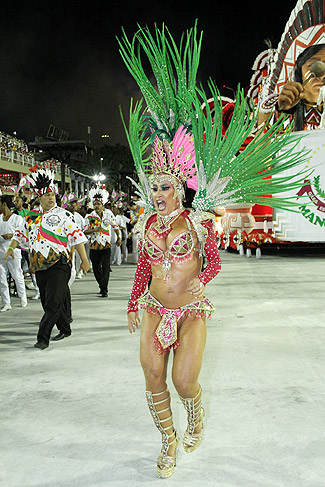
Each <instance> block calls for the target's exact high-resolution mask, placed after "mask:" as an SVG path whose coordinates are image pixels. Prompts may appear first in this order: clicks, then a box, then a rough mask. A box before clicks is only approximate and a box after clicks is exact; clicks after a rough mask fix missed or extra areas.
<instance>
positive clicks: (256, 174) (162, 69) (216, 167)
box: [118, 24, 306, 211]
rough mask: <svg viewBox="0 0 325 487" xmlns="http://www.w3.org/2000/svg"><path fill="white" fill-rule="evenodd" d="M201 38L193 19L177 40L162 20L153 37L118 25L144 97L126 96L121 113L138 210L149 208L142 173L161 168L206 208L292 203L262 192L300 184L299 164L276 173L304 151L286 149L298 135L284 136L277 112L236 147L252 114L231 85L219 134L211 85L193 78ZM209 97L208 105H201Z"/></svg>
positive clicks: (125, 56)
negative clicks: (230, 107)
mask: <svg viewBox="0 0 325 487" xmlns="http://www.w3.org/2000/svg"><path fill="white" fill-rule="evenodd" d="M197 37H198V39H197ZM201 39H202V34H200V35H199V36H198V35H197V27H196V24H195V26H194V28H193V29H190V30H189V31H187V32H186V33H185V34H183V36H182V38H181V42H180V47H178V46H177V45H176V43H175V41H174V39H173V38H172V36H171V34H170V33H169V31H168V29H167V28H166V27H164V26H163V27H162V29H161V30H159V29H158V27H155V36H153V35H152V34H151V33H150V31H149V29H148V28H145V29H142V28H139V30H138V32H137V33H136V34H135V35H134V37H133V39H132V41H129V39H128V38H127V36H126V34H125V33H124V32H123V36H122V38H121V39H120V40H118V42H119V46H120V53H121V55H122V58H123V60H124V62H125V64H126V66H127V68H128V69H129V71H130V72H131V74H132V75H133V77H134V78H135V80H136V82H137V83H138V85H139V87H140V90H141V92H142V94H143V98H144V100H140V101H139V102H136V103H134V102H133V100H131V106H130V113H129V123H128V126H127V124H126V123H125V121H124V118H123V114H122V113H121V115H122V120H123V124H124V127H125V131H126V135H127V138H128V142H129V145H130V149H131V153H132V156H133V160H134V163H135V168H136V171H137V173H138V177H139V183H136V182H134V181H133V183H134V184H135V186H136V187H137V189H138V191H137V194H138V196H139V197H140V201H141V204H142V205H143V206H144V207H145V210H146V211H150V210H151V209H152V208H153V205H152V196H151V188H150V182H149V181H150V176H151V177H153V176H157V174H162V175H164V174H167V175H170V177H173V178H177V180H178V181H179V184H181V185H183V183H184V182H186V183H188V182H191V183H192V184H193V186H194V187H195V189H196V195H195V198H194V201H193V208H194V209H196V210H211V209H214V208H216V207H218V206H227V205H229V204H231V203H233V202H240V201H242V202H246V203H260V204H270V205H271V206H279V207H289V208H290V207H294V206H296V202H292V201H291V200H290V199H288V198H274V197H272V198H270V197H264V196H263V195H265V194H268V195H274V194H278V193H281V192H286V191H288V190H289V189H293V188H298V187H300V186H301V184H302V182H303V180H304V177H305V176H306V175H305V173H304V171H303V170H301V171H297V174H296V178H292V177H287V176H284V175H281V176H280V177H277V175H278V174H281V173H282V172H283V171H284V170H285V169H288V168H290V167H294V166H299V165H300V164H301V163H302V162H304V160H305V154H303V153H299V154H295V153H294V149H295V146H296V145H297V143H298V142H299V140H300V138H301V136H291V137H290V138H288V137H287V135H288V131H287V132H286V133H283V123H284V122H283V120H284V119H283V117H282V118H280V119H279V120H278V121H277V122H276V123H275V124H274V126H273V127H272V129H270V130H269V131H268V132H267V133H265V134H263V135H261V136H259V137H258V138H255V139H253V141H252V142H251V143H250V144H248V145H247V146H246V148H245V150H244V151H242V152H241V153H240V154H239V149H240V147H241V146H242V144H243V142H244V141H245V140H246V139H247V137H248V136H249V135H250V134H251V133H252V131H253V129H254V125H255V122H256V118H257V114H256V113H255V112H254V109H252V108H250V107H249V106H248V104H247V103H246V101H245V98H244V94H243V90H241V89H240V88H238V90H237V97H236V103H235V105H234V111H233V116H232V119H231V121H230V124H229V126H228V128H227V130H226V132H225V133H223V130H222V99H221V96H220V93H219V91H218V88H217V87H216V85H215V83H214V82H213V81H211V80H210V81H209V83H208V87H209V91H210V93H209V96H207V95H206V93H205V91H204V90H203V88H202V87H201V86H197V83H196V75H197V69H198V64H199V56H200V49H201ZM141 49H142V50H143V51H144V53H145V54H146V56H147V58H148V60H149V62H150V65H151V68H152V71H153V74H154V76H155V79H156V83H155V84H152V82H151V80H150V79H149V78H148V76H147V74H146V72H145V69H144V68H143V66H142V60H141V59H142V58H141V52H140V51H141ZM211 97H212V98H213V99H214V106H213V108H211V106H210V104H209V101H210V99H211ZM143 101H145V104H146V106H145V107H144V106H143ZM202 106H204V107H205V109H204V111H203V109H202ZM289 144H290V145H289ZM150 149H151V154H150ZM280 151H281V155H279V153H280ZM238 154H239V155H238ZM269 176H272V178H269Z"/></svg>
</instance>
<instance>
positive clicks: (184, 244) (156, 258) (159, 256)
mask: <svg viewBox="0 0 325 487" xmlns="http://www.w3.org/2000/svg"><path fill="white" fill-rule="evenodd" d="M143 249H144V250H145V252H146V253H147V255H148V257H149V259H150V261H151V263H152V264H154V265H159V264H161V263H162V262H163V260H164V259H165V258H166V257H167V258H168V259H169V260H170V261H171V262H175V263H177V264H182V263H183V262H187V261H188V260H189V257H190V254H191V252H192V250H193V249H194V239H193V235H192V233H191V232H190V231H189V230H187V231H185V232H182V233H180V234H179V235H176V237H175V238H174V239H173V241H172V242H171V244H170V245H169V247H168V248H167V249H166V250H165V251H163V250H161V248H160V247H158V245H156V244H155V243H154V242H153V241H152V240H151V239H150V238H149V237H148V235H147V237H146V239H145V241H144V246H143Z"/></svg>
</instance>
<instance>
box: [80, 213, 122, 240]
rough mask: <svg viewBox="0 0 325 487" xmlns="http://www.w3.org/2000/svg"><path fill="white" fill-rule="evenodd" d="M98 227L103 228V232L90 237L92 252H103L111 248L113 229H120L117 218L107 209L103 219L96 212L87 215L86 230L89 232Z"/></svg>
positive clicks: (92, 234)
mask: <svg viewBox="0 0 325 487" xmlns="http://www.w3.org/2000/svg"><path fill="white" fill-rule="evenodd" d="M96 227H101V231H98V232H94V233H91V234H90V235H88V238H89V248H90V249H91V250H103V249H106V248H109V247H111V246H112V244H111V233H112V230H111V227H113V228H117V229H118V225H117V223H116V220H115V216H114V215H113V213H112V212H111V210H108V209H105V210H104V211H103V214H102V217H101V218H100V217H99V215H98V214H97V213H96V211H95V210H94V211H92V212H91V213H90V214H89V215H86V218H85V227H84V230H89V229H91V228H96Z"/></svg>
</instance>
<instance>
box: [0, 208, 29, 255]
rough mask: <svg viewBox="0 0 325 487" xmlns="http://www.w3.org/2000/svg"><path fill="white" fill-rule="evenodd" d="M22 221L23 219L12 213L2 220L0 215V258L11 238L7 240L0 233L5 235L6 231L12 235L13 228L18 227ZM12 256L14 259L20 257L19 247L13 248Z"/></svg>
mask: <svg viewBox="0 0 325 487" xmlns="http://www.w3.org/2000/svg"><path fill="white" fill-rule="evenodd" d="M23 223H24V219H23V218H22V217H21V216H19V215H16V214H14V213H13V214H12V215H11V216H10V218H9V219H8V220H7V221H4V219H3V215H2V214H1V215H0V259H3V256H4V254H5V253H6V252H7V250H8V247H9V246H10V242H11V238H10V239H9V240H5V239H4V238H3V237H2V235H6V234H7V233H10V234H11V233H12V234H13V235H14V233H15V230H16V229H17V228H20V227H21V226H22V225H23ZM14 257H15V258H16V259H18V258H20V257H21V251H20V249H15V250H14Z"/></svg>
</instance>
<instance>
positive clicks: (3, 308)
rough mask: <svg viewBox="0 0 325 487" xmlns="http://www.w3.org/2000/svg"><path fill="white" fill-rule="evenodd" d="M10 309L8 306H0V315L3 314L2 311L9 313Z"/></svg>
mask: <svg viewBox="0 0 325 487" xmlns="http://www.w3.org/2000/svg"><path fill="white" fill-rule="evenodd" d="M10 309H11V306H10V304H4V305H3V306H1V308H0V313H3V312H4V311H9V310H10Z"/></svg>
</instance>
